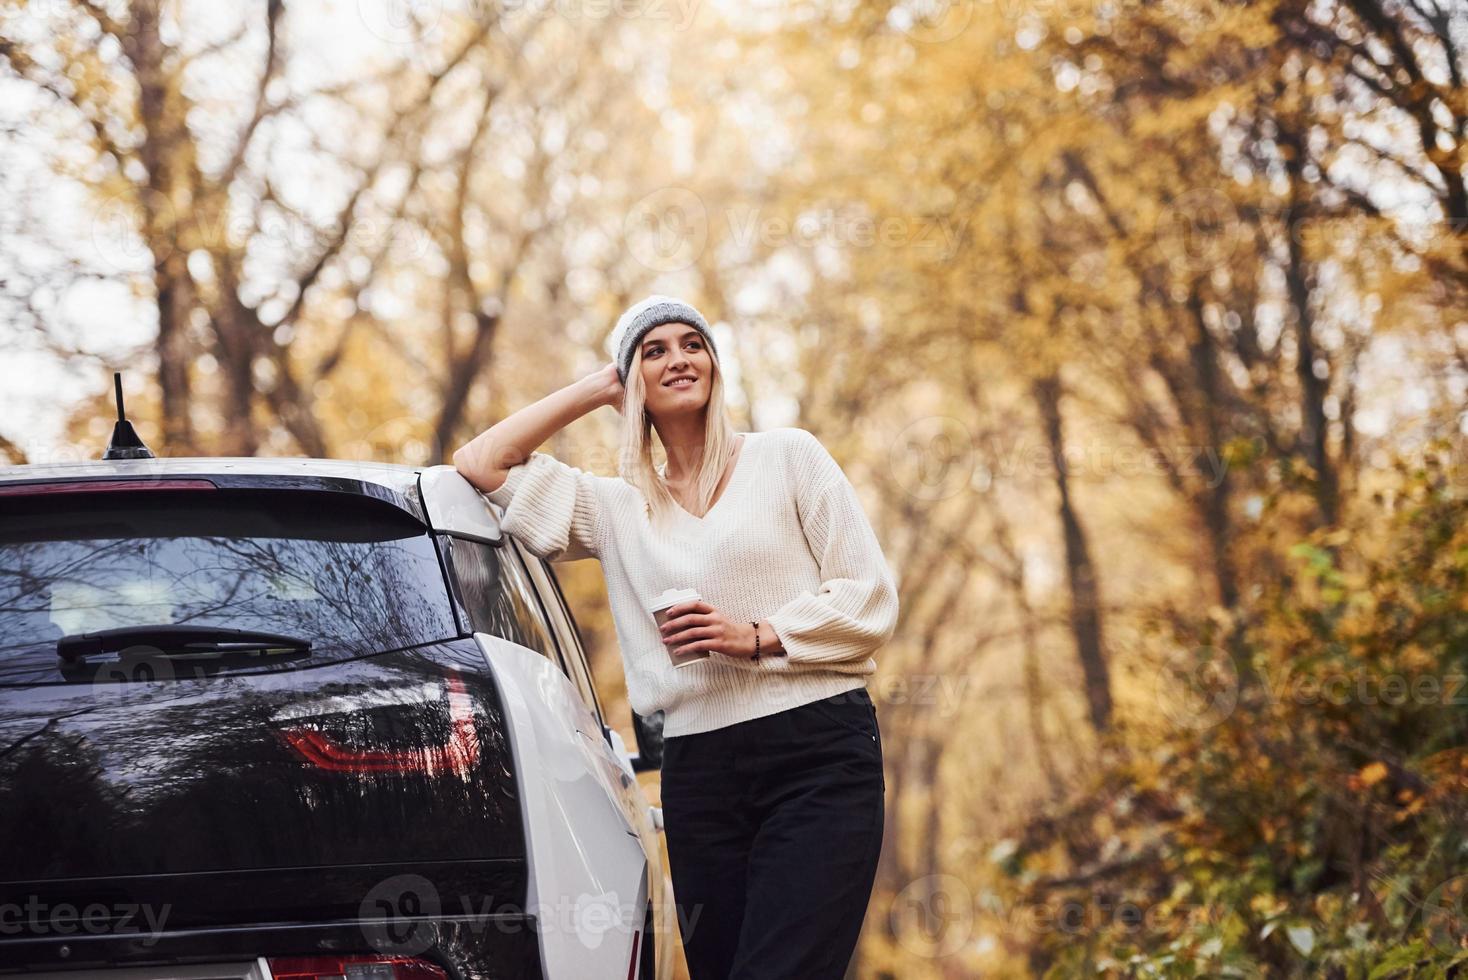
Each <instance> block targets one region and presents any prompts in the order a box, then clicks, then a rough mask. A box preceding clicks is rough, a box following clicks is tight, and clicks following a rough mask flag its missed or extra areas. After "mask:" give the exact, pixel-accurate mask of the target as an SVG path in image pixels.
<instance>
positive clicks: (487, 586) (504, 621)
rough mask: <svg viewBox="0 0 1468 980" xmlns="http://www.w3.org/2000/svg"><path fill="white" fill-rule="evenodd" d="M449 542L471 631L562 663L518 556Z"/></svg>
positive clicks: (488, 547) (479, 544)
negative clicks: (507, 641) (495, 637)
mask: <svg viewBox="0 0 1468 980" xmlns="http://www.w3.org/2000/svg"><path fill="white" fill-rule="evenodd" d="M447 541H448V549H449V554H450V556H451V559H452V562H453V568H454V576H455V578H456V580H457V582H458V586H459V597H460V599H461V600H462V602H463V604H464V607H465V612H467V613H468V615H469V628H470V629H472V630H474V631H475V632H477V633H489V634H490V635H492V636H498V637H500V638H502V639H506V640H509V641H511V642H512V643H518V644H520V645H521V646H524V647H529V648H530V649H532V650H534V651H536V652H537V653H540V654H543V655H544V656H546V657H549V658H550V659H551V660H557V659H558V658H557V657H556V649H555V645H554V643H553V641H552V640H551V635H550V625H549V624H548V623H547V622H546V621H545V616H544V614H543V613H542V612H541V610H540V605H539V603H538V602H537V600H536V598H535V587H534V585H533V584H532V583H531V582H530V580H529V579H528V578H527V577H526V575H525V571H524V570H523V569H522V568H520V567H519V565H518V563H517V562H516V561H515V560H514V558H513V556H511V555H510V554H509V553H508V552H506V551H504V550H503V549H501V548H496V547H494V546H492V545H488V544H484V543H483V542H480V541H469V540H467V539H465V538H454V537H450V538H448V539H447Z"/></svg>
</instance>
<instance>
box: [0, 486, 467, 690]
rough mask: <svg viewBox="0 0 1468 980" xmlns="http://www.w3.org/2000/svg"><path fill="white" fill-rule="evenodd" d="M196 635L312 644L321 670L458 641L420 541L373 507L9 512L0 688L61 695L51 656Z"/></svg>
mask: <svg viewBox="0 0 1468 980" xmlns="http://www.w3.org/2000/svg"><path fill="white" fill-rule="evenodd" d="M162 624H188V625H194V626H219V627H226V628H231V629H247V630H258V631H263V632H269V633H281V634H287V635H290V636H296V637H303V638H305V639H309V640H310V641H311V644H312V651H311V656H310V658H309V659H306V660H300V661H295V662H294V663H286V664H283V665H282V666H284V667H286V668H289V667H291V666H304V665H319V664H321V663H323V662H329V661H332V660H340V659H346V658H349V657H354V656H362V655H367V654H373V653H382V652H386V651H390V650H397V649H401V648H403V647H408V646H415V645H418V644H421V643H426V642H430V641H433V640H439V639H444V638H446V637H451V636H453V635H454V634H455V630H454V622H453V615H452V611H451V607H450V605H449V599H448V593H447V588H446V586H445V584H444V580H443V571H442V569H441V567H440V565H439V563H438V556H437V554H436V553H435V551H434V548H433V541H432V539H431V538H430V537H429V535H428V533H427V531H426V529H425V528H424V526H423V525H421V524H419V523H418V522H417V521H416V520H414V519H413V518H412V517H411V516H409V515H407V514H404V513H403V512H402V511H400V510H398V509H397V508H395V507H392V506H390V505H388V504H385V503H382V502H380V501H375V500H372V499H370V498H366V497H359V496H356V495H352V494H336V493H303V492H299V491H259V490H254V491H234V490H215V491H180V492H173V491H149V492H142V493H98V494H75V493H73V494H65V495H60V496H55V497H44V498H33V499H32V498H22V499H20V500H14V501H6V502H5V506H4V509H3V512H0V684H14V683H36V682H55V681H60V680H62V677H61V674H60V672H59V670H58V669H57V663H58V658H57V653H56V643H57V641H58V640H59V639H61V637H63V636H66V635H69V634H77V633H84V632H92V631H95V630H104V629H112V628H116V627H129V626H150V625H162Z"/></svg>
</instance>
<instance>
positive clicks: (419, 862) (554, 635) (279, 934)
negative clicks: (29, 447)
mask: <svg viewBox="0 0 1468 980" xmlns="http://www.w3.org/2000/svg"><path fill="white" fill-rule="evenodd" d="M120 424H125V423H120ZM146 452H147V451H146V450H145V449H144V450H143V451H142V452H139V453H136V454H134V455H137V456H139V457H140V458H131V459H128V458H121V459H106V458H104V459H101V460H97V461H92V462H78V463H68V464H56V465H33V466H15V467H10V468H7V469H4V470H0V972H16V973H38V974H41V975H44V976H56V977H73V978H74V977H80V976H101V977H113V978H116V980H132V978H141V977H147V978H155V977H156V978H197V977H252V978H271V977H273V978H275V980H298V978H299V980H304V978H313V980H314V978H324V977H364V978H365V977H372V978H393V977H396V978H415V980H417V978H489V977H510V978H518V977H550V978H574V980H586V978H594V977H608V978H612V977H615V978H618V980H624V978H631V977H637V978H642V980H654V978H658V980H663V978H667V977H669V976H670V975H671V969H672V962H673V954H672V949H673V946H672V944H673V942H674V929H675V928H676V916H675V914H674V912H673V907H672V904H671V899H670V892H671V885H670V882H669V878H668V875H667V871H666V869H665V868H664V866H663V864H664V862H663V859H662V857H661V854H662V851H661V848H660V843H661V841H660V834H661V830H662V822H661V810H660V809H658V808H655V807H653V806H651V805H650V804H649V801H648V798H647V797H646V795H645V794H644V793H643V791H642V788H641V786H640V785H639V783H638V780H637V774H638V773H640V772H646V771H650V770H655V769H657V768H659V766H660V764H661V753H662V735H661V713H659V715H657V716H654V717H651V718H641V717H639V716H637V715H636V714H635V713H634V716H633V726H634V732H635V741H636V751H630V750H628V749H627V747H626V746H625V744H624V740H623V738H622V736H621V735H620V733H619V732H617V731H616V730H615V729H614V728H613V727H612V726H611V725H609V724H608V722H607V720H606V716H605V714H604V713H603V710H602V705H601V703H600V700H599V698H598V695H597V691H596V688H595V686H594V685H593V683H592V675H591V672H590V670H589V669H588V665H587V660H586V654H585V651H584V649H583V647H582V641H581V636H580V631H579V630H578V628H577V624H576V620H575V617H574V616H573V615H572V612H571V609H570V607H569V606H568V605H567V603H566V598H565V595H564V594H563V592H562V590H561V587H560V584H559V582H558V581H557V578H556V575H555V572H554V571H553V569H552V567H551V565H550V564H549V563H547V562H546V561H544V560H542V559H540V558H538V557H536V556H535V555H533V554H532V553H530V552H529V551H528V550H527V549H526V548H525V547H524V546H523V544H522V543H520V542H519V541H517V540H515V538H514V537H513V536H511V535H508V534H506V533H504V532H502V531H501V529H500V526H499V519H500V517H501V512H500V511H499V509H498V508H497V507H496V506H495V505H493V504H492V503H491V502H489V501H488V500H487V498H486V497H484V496H483V495H482V494H480V493H479V492H478V491H477V490H475V488H474V487H473V486H471V485H470V484H469V483H468V482H467V481H466V480H464V478H463V477H462V476H461V475H460V474H459V473H458V472H457V471H456V470H455V469H454V468H453V467H450V466H420V467H412V466H405V465H393V464H386V463H367V462H353V461H343V460H325V459H300V458H291V459H262V458H208V457H197V458H152V457H151V455H144V453H146ZM109 454H110V453H109Z"/></svg>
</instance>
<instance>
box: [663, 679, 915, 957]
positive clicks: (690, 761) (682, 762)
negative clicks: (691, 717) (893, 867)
mask: <svg viewBox="0 0 1468 980" xmlns="http://www.w3.org/2000/svg"><path fill="white" fill-rule="evenodd" d="M886 788H887V784H886V778H885V776H884V775H883V771H882V740H881V733H880V732H879V731H878V729H877V712H876V707H875V705H873V704H872V699H871V696H870V695H869V694H868V693H867V691H866V688H864V687H860V688H857V689H856V690H854V691H848V692H843V693H841V694H837V695H834V696H832V697H829V698H825V699H822V700H820V701H813V702H810V703H808V704H803V705H800V706H799V707H795V708H791V709H788V710H786V711H780V712H776V713H775V714H772V715H766V716H764V717H763V718H753V719H751V720H749V721H743V722H739V723H737V724H734V725H728V726H726V727H724V728H718V729H714V730H713V731H708V732H698V733H695V734H692V735H680V736H674V737H670V738H667V739H666V740H665V741H664V744H663V767H662V799H663V828H664V832H665V833H666V835H667V843H668V865H669V872H670V876H671V877H672V879H673V898H674V904H675V907H676V909H677V912H678V927H679V931H680V932H681V933H682V936H683V950H684V953H685V955H686V957H687V959H688V970H689V975H690V977H691V978H692V980H787V978H788V980H841V978H842V977H843V976H845V973H846V968H847V965H848V964H849V962H850V960H851V954H852V952H853V951H854V950H855V949H856V942H857V937H858V936H859V935H860V933H861V925H862V918H863V916H864V915H865V914H866V908H867V903H868V901H869V900H870V898H871V893H872V885H873V882H874V881H875V879H876V873H877V855H878V853H879V851H880V850H881V846H882V829H883V798H884V796H885V793H886Z"/></svg>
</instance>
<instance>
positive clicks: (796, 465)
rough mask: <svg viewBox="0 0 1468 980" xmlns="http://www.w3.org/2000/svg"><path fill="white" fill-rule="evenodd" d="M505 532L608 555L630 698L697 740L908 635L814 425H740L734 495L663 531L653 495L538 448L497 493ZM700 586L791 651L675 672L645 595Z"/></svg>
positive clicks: (857, 673) (818, 692)
mask: <svg viewBox="0 0 1468 980" xmlns="http://www.w3.org/2000/svg"><path fill="white" fill-rule="evenodd" d="M485 496H486V497H488V499H489V500H490V501H492V502H493V503H494V504H495V505H496V506H498V507H500V508H502V509H503V510H502V514H501V516H500V526H501V527H502V528H503V529H504V530H505V531H507V532H508V533H510V534H511V535H513V536H514V537H515V538H516V539H517V540H519V541H520V542H521V543H522V544H524V545H525V546H526V548H527V549H528V550H530V551H531V552H533V553H535V554H536V555H539V556H540V557H542V558H547V559H550V560H553V561H576V560H580V559H584V558H597V559H599V560H600V561H601V565H602V573H603V574H604V575H605V576H606V582H607V597H608V600H609V602H610V604H611V608H612V617H613V619H614V620H615V622H616V628H617V641H618V643H619V645H620V647H621V656H622V667H623V670H624V671H625V672H626V676H627V698H628V700H629V701H630V702H631V704H632V707H633V709H634V710H635V711H637V713H638V714H641V715H644V716H645V715H649V714H652V713H653V712H655V711H657V710H658V709H660V708H661V709H663V710H664V712H665V716H664V719H663V734H664V735H665V736H668V737H671V736H677V735H688V734H692V733H694V732H704V731H709V730H711V729H715V728H722V727H724V726H726V725H732V724H734V723H736V722H740V721H746V720H748V719H751V718H759V717H762V716H764V715H769V714H774V713H775V712H777V711H784V710H786V709H788V708H794V707H797V706H799V705H802V704H806V703H808V702H811V701H815V700H819V699H821V698H826V697H830V696H831V695H833V694H839V693H841V692H843V691H849V690H852V689H854V688H858V687H865V686H866V683H867V682H866V675H868V674H871V673H873V672H875V671H876V669H877V665H876V660H875V654H876V652H877V650H878V649H879V648H880V647H881V646H882V645H883V644H884V643H886V642H887V640H888V639H890V638H891V636H892V634H893V632H894V631H895V629H896V628H897V612H898V610H897V584H896V582H895V580H894V579H893V576H892V572H891V569H890V568H889V567H888V564H887V560H886V558H885V557H884V556H883V554H882V548H881V545H880V544H879V543H878V541H877V537H876V534H875V533H874V532H873V531H872V528H871V524H870V523H869V522H868V520H867V517H866V514H865V513H864V512H863V510H862V507H861V503H860V501H859V500H858V499H857V495H856V490H855V488H854V487H853V486H852V485H851V482H850V481H849V480H848V479H847V478H846V474H845V473H843V472H842V470H841V467H840V465H839V464H838V463H837V462H836V460H835V459H834V458H832V456H831V454H830V453H829V452H827V451H826V448H825V447H824V446H822V445H821V443H820V441H819V440H818V439H817V438H816V437H815V436H814V435H812V434H811V433H809V432H807V431H806V430H804V429H797V428H780V429H771V430H768V431H765V432H746V433H744V445H743V447H742V448H741V449H740V450H739V455H738V457H737V459H736V460H735V466H734V472H733V474H732V475H731V476H730V477H729V481H728V483H727V484H726V485H725V487H724V491H723V493H722V495H721V496H720V497H719V499H718V500H717V501H715V503H714V506H713V508H712V509H711V510H710V511H709V512H708V513H707V514H706V515H704V516H703V517H702V518H699V517H694V516H693V515H692V514H690V513H688V512H687V511H686V510H683V509H682V508H681V507H679V508H678V509H677V513H676V515H675V520H674V522H673V525H672V526H671V527H670V528H668V529H666V530H663V531H659V530H655V529H654V527H653V526H652V524H651V522H650V521H649V519H648V517H647V514H646V511H645V506H646V505H645V500H644V498H643V495H642V492H641V491H640V490H638V489H637V488H636V487H634V486H633V485H632V484H631V483H628V482H627V481H626V480H624V479H622V478H621V477H615V476H613V477H608V476H597V475H595V474H592V473H587V472H585V471H583V470H581V469H578V468H577V467H574V466H570V465H568V464H566V463H563V462H561V461H560V460H558V459H556V458H555V457H554V456H551V455H549V454H547V453H542V452H532V453H531V454H530V455H529V457H527V458H526V459H525V460H524V461H523V462H522V463H519V464H518V465H516V466H513V467H511V468H510V470H509V474H508V476H507V478H506V480H505V482H504V484H503V485H502V486H500V487H499V488H498V489H496V490H493V491H491V492H490V493H488V494H486V495H485ZM674 588H676V589H682V588H693V589H697V590H698V593H699V594H700V595H701V596H703V598H704V600H705V601H707V602H708V603H709V604H711V605H712V606H713V607H714V608H715V609H717V610H719V611H720V612H721V613H723V614H724V615H725V616H726V617H727V618H728V619H729V620H731V621H732V622H735V623H748V622H752V621H754V620H760V619H762V620H765V621H766V622H768V623H769V624H770V626H771V628H773V629H774V631H775V633H776V634H777V635H778V636H779V637H780V640H781V642H782V644H783V645H784V647H785V650H786V653H785V654H784V655H782V656H766V655H763V654H762V655H761V656H760V659H759V660H758V661H754V660H750V659H748V658H745V657H733V656H727V655H724V654H720V653H714V654H713V655H712V656H711V657H710V658H709V659H708V660H705V661H702V662H699V663H695V664H692V665H690V666H687V667H674V666H673V665H672V663H671V662H670V661H669V659H668V653H667V648H666V647H665V646H664V645H663V642H662V638H661V635H660V634H659V632H658V627H657V623H656V621H655V620H654V619H653V617H652V615H651V614H650V613H649V612H648V611H647V605H648V602H649V601H650V600H652V599H654V598H656V597H657V596H659V595H661V594H662V593H663V592H664V591H666V590H668V589H674Z"/></svg>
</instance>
